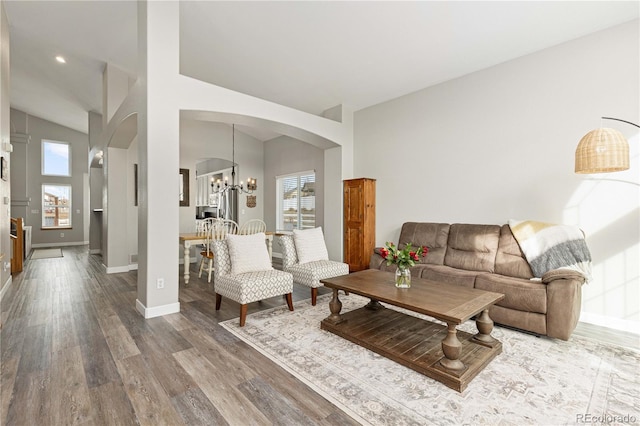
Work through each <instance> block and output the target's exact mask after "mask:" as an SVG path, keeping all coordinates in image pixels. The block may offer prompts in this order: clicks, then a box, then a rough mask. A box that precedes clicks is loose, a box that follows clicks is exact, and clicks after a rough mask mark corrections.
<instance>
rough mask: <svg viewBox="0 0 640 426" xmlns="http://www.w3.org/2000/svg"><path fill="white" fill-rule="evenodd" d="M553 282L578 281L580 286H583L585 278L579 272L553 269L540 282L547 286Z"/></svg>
mask: <svg viewBox="0 0 640 426" xmlns="http://www.w3.org/2000/svg"><path fill="white" fill-rule="evenodd" d="M555 280H576V281H579V282H580V284H583V283H584V282H585V277H584V275H582V274H581V273H580V272H578V271H573V270H571V269H554V270H553V271H549V272H547V273H545V274H544V275H543V276H542V282H543V283H545V284H549V283H551V282H552V281H555Z"/></svg>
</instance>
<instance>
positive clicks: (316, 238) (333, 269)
mask: <svg viewBox="0 0 640 426" xmlns="http://www.w3.org/2000/svg"><path fill="white" fill-rule="evenodd" d="M280 245H281V246H282V270H283V271H286V272H289V273H291V274H292V275H293V282H294V283H297V284H302V285H304V286H306V287H311V305H312V306H315V305H316V301H317V298H318V287H322V285H323V284H322V283H321V282H320V280H323V279H325V278H332V277H337V276H339V275H347V274H348V273H349V265H348V264H346V263H343V262H336V261H333V260H329V257H328V253H327V248H326V244H325V242H324V235H323V234H322V228H320V227H317V228H314V229H308V230H297V229H296V230H294V231H293V234H284V235H280Z"/></svg>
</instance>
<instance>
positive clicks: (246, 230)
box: [238, 219, 267, 235]
mask: <svg viewBox="0 0 640 426" xmlns="http://www.w3.org/2000/svg"><path fill="white" fill-rule="evenodd" d="M266 231H267V224H266V223H264V221H263V220H260V219H251V220H248V221H247V222H245V223H244V224H242V226H241V227H240V230H239V231H238V234H240V235H251V234H257V233H258V232H266Z"/></svg>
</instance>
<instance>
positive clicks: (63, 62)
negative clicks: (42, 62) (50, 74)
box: [56, 55, 67, 64]
mask: <svg viewBox="0 0 640 426" xmlns="http://www.w3.org/2000/svg"><path fill="white" fill-rule="evenodd" d="M56 61H58V62H60V63H61V64H66V63H67V61H66V60H65V59H64V58H63V57H62V56H60V55H58V56H56Z"/></svg>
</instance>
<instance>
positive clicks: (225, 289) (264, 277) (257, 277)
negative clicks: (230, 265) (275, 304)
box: [214, 269, 293, 304]
mask: <svg viewBox="0 0 640 426" xmlns="http://www.w3.org/2000/svg"><path fill="white" fill-rule="evenodd" d="M214 291H215V292H216V293H217V294H219V295H220V296H222V297H227V298H229V299H231V300H234V301H236V302H238V303H240V304H245V303H251V302H256V301H258V300H264V299H268V298H270V297H274V296H280V295H282V294H288V293H291V292H292V291H293V276H292V275H291V274H289V273H287V272H283V271H279V270H277V269H272V270H270V271H259V272H247V273H245V274H238V275H222V276H218V277H216V280H215V282H214Z"/></svg>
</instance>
